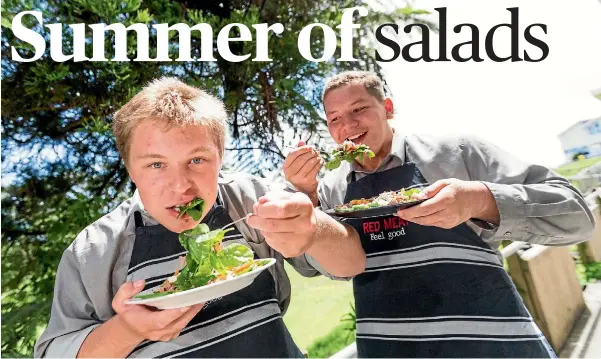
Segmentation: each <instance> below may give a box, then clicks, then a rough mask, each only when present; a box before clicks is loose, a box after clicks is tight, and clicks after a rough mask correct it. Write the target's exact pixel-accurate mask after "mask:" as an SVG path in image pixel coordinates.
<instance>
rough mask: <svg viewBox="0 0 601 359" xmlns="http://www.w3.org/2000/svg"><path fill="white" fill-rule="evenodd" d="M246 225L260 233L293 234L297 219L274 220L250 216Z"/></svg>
mask: <svg viewBox="0 0 601 359" xmlns="http://www.w3.org/2000/svg"><path fill="white" fill-rule="evenodd" d="M247 223H248V225H249V226H250V227H252V228H254V229H257V230H259V231H261V232H271V233H294V232H296V227H297V223H298V222H297V218H286V219H275V218H264V217H259V216H255V215H253V216H250V217H249V218H248V221H247Z"/></svg>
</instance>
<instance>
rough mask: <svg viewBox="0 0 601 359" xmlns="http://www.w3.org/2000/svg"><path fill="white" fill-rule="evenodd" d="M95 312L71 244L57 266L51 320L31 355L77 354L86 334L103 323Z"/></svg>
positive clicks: (39, 356)
mask: <svg viewBox="0 0 601 359" xmlns="http://www.w3.org/2000/svg"><path fill="white" fill-rule="evenodd" d="M94 313H95V311H94V308H93V305H92V301H91V300H90V298H89V296H88V293H87V292H86V290H85V287H84V284H83V281H82V276H81V273H80V268H79V265H78V263H77V261H76V259H75V258H74V255H73V252H72V251H71V247H70V248H69V249H67V250H66V251H65V252H64V253H63V256H62V258H61V261H60V264H59V266H58V270H57V273H56V282H55V288H54V299H53V301H52V309H51V313H50V322H49V323H48V326H47V327H46V330H45V331H44V332H43V333H42V335H41V336H40V338H38V340H37V342H36V344H35V348H34V357H36V358H42V357H49V358H75V357H77V353H78V352H79V349H80V348H81V345H82V344H83V342H84V340H85V339H86V337H87V336H88V334H90V332H92V330H94V329H95V328H96V327H98V326H99V325H100V324H102V322H101V321H100V320H98V319H95V318H94Z"/></svg>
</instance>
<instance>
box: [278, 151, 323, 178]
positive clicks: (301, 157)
mask: <svg viewBox="0 0 601 359" xmlns="http://www.w3.org/2000/svg"><path fill="white" fill-rule="evenodd" d="M314 156H317V154H316V153H315V152H314V150H313V147H311V146H303V147H299V148H297V149H295V150H293V151H292V152H290V153H289V154H288V156H287V157H286V161H284V171H286V172H288V173H290V175H295V174H297V173H298V171H299V170H300V169H301V167H302V166H303V165H304V164H305V162H307V161H308V160H310V159H311V158H312V157H314Z"/></svg>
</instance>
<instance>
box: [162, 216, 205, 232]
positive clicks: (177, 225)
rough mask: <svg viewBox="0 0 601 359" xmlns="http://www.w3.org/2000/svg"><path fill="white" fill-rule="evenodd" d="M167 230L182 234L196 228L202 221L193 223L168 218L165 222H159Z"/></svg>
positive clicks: (191, 221) (189, 220)
mask: <svg viewBox="0 0 601 359" xmlns="http://www.w3.org/2000/svg"><path fill="white" fill-rule="evenodd" d="M159 223H161V224H162V225H163V226H165V228H167V229H168V230H170V231H171V232H175V233H181V232H183V231H187V230H189V229H192V228H194V227H196V226H197V225H198V224H199V223H200V220H198V221H193V220H191V219H188V220H185V219H174V218H166V219H165V220H164V221H159Z"/></svg>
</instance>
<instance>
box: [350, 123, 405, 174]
mask: <svg viewBox="0 0 601 359" xmlns="http://www.w3.org/2000/svg"><path fill="white" fill-rule="evenodd" d="M392 131H393V134H392V146H391V147H390V154H389V155H388V156H386V158H384V160H383V161H382V163H380V166H378V168H376V170H375V171H373V172H370V171H366V170H364V169H363V167H361V165H360V164H359V163H358V162H357V161H353V162H352V163H348V162H346V163H344V164H345V165H346V167H345V168H344V170H345V171H346V180H347V183H348V182H349V181H350V179H351V174H352V173H353V172H361V173H375V172H379V171H380V170H381V169H382V168H383V167H386V165H387V164H388V163H390V162H391V161H398V162H399V165H403V164H405V137H404V136H403V135H401V132H400V131H398V130H396V129H394V128H393V129H392Z"/></svg>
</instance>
